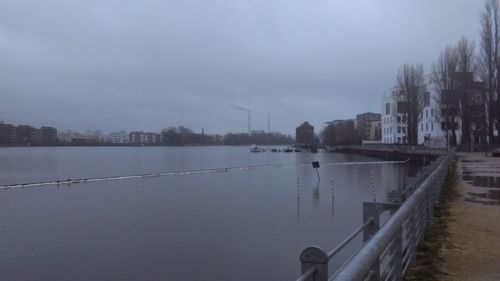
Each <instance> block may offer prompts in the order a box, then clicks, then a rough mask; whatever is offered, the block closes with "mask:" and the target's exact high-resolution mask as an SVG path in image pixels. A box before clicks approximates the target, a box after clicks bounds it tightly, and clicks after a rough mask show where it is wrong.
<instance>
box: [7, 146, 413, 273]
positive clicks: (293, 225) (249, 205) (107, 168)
mask: <svg viewBox="0 0 500 281" xmlns="http://www.w3.org/2000/svg"><path fill="white" fill-rule="evenodd" d="M312 161H319V162H320V163H322V165H321V167H320V168H319V175H320V178H321V181H320V182H319V184H318V179H317V175H316V172H315V171H314V169H313V168H312V166H311V165H310V163H311V162H312ZM359 161H379V160H378V159H374V158H370V157H366V156H358V155H348V154H339V153H329V152H324V151H320V152H319V153H309V152H297V153H283V152H281V153H273V152H262V153H251V152H250V148H249V147H31V148H26V147H14V148H0V185H8V184H20V183H32V182H39V181H53V180H65V179H68V178H71V179H75V178H94V177H109V176H126V175H137V174H145V173H161V172H167V171H190V170H204V169H214V168H232V167H246V166H259V167H260V166H261V165H271V166H269V167H260V168H256V169H249V170H228V171H222V172H217V173H200V174H189V175H171V176H165V177H148V178H135V179H123V180H114V181H103V182H89V183H79V184H72V185H67V184H62V185H54V186H43V187H29V188H14V189H8V190H0V280H30V281H32V280H33V281H35V280H50V281H59V280H60V281H63V280H64V281H66V280H72V281H78V280H82V281H83V280H120V281H128V280H141V281H146V280H151V281H159V280H193V281H195V280H196V281H198V280H238V281H246V280H295V279H296V278H297V277H298V275H299V271H300V263H299V260H298V258H299V254H300V252H301V251H302V249H304V248H305V247H307V246H310V245H319V246H321V247H323V248H324V249H327V250H329V249H331V248H333V247H334V246H335V245H336V244H337V243H338V242H340V241H341V240H342V239H343V238H345V237H346V236H347V235H348V234H349V233H350V232H352V231H353V230H354V229H355V228H356V227H358V226H359V225H361V223H362V202H363V201H370V200H372V199H373V195H372V183H371V181H370V175H371V174H373V182H374V185H375V189H376V195H377V200H378V201H384V200H385V197H386V194H387V191H388V190H390V189H395V188H396V187H397V186H398V184H399V183H400V181H401V177H402V176H404V175H405V174H406V173H407V170H408V167H406V164H382V165H381V164H369V165H345V166H344V165H329V164H327V163H331V162H359ZM301 164H303V165H301ZM358 243H359V242H358ZM349 251H354V248H353V247H348V248H347V249H346V250H345V252H346V253H344V254H342V255H343V256H346V255H348V252H349ZM342 255H341V256H342ZM330 266H331V269H332V270H333V269H335V267H336V266H337V264H335V262H334V263H332V264H331V265H330Z"/></svg>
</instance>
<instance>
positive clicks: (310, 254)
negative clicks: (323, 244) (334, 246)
mask: <svg viewBox="0 0 500 281" xmlns="http://www.w3.org/2000/svg"><path fill="white" fill-rule="evenodd" d="M300 262H301V271H302V272H301V273H302V274H304V273H306V272H307V271H308V270H310V269H311V268H314V267H315V268H316V272H315V273H314V274H313V275H312V276H311V277H309V278H307V279H305V280H304V281H327V280H328V255H327V254H326V253H325V251H323V250H322V249H321V248H319V247H308V248H305V249H304V250H303V251H302V253H301V254H300Z"/></svg>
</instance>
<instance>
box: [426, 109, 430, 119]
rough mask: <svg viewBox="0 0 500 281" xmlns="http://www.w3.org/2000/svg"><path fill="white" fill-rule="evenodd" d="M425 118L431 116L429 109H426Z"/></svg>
mask: <svg viewBox="0 0 500 281" xmlns="http://www.w3.org/2000/svg"><path fill="white" fill-rule="evenodd" d="M425 118H429V110H428V109H426V110H425Z"/></svg>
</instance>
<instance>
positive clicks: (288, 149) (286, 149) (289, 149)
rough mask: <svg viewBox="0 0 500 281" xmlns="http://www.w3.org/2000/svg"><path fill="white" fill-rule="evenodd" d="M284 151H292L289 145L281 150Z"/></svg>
mask: <svg viewBox="0 0 500 281" xmlns="http://www.w3.org/2000/svg"><path fill="white" fill-rule="evenodd" d="M283 151H284V152H293V149H291V148H290V147H287V148H285V149H284V150H283Z"/></svg>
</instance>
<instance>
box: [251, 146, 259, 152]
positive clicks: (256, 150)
mask: <svg viewBox="0 0 500 281" xmlns="http://www.w3.org/2000/svg"><path fill="white" fill-rule="evenodd" d="M261 151H262V150H261V149H260V148H258V147H252V149H250V152H261Z"/></svg>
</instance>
